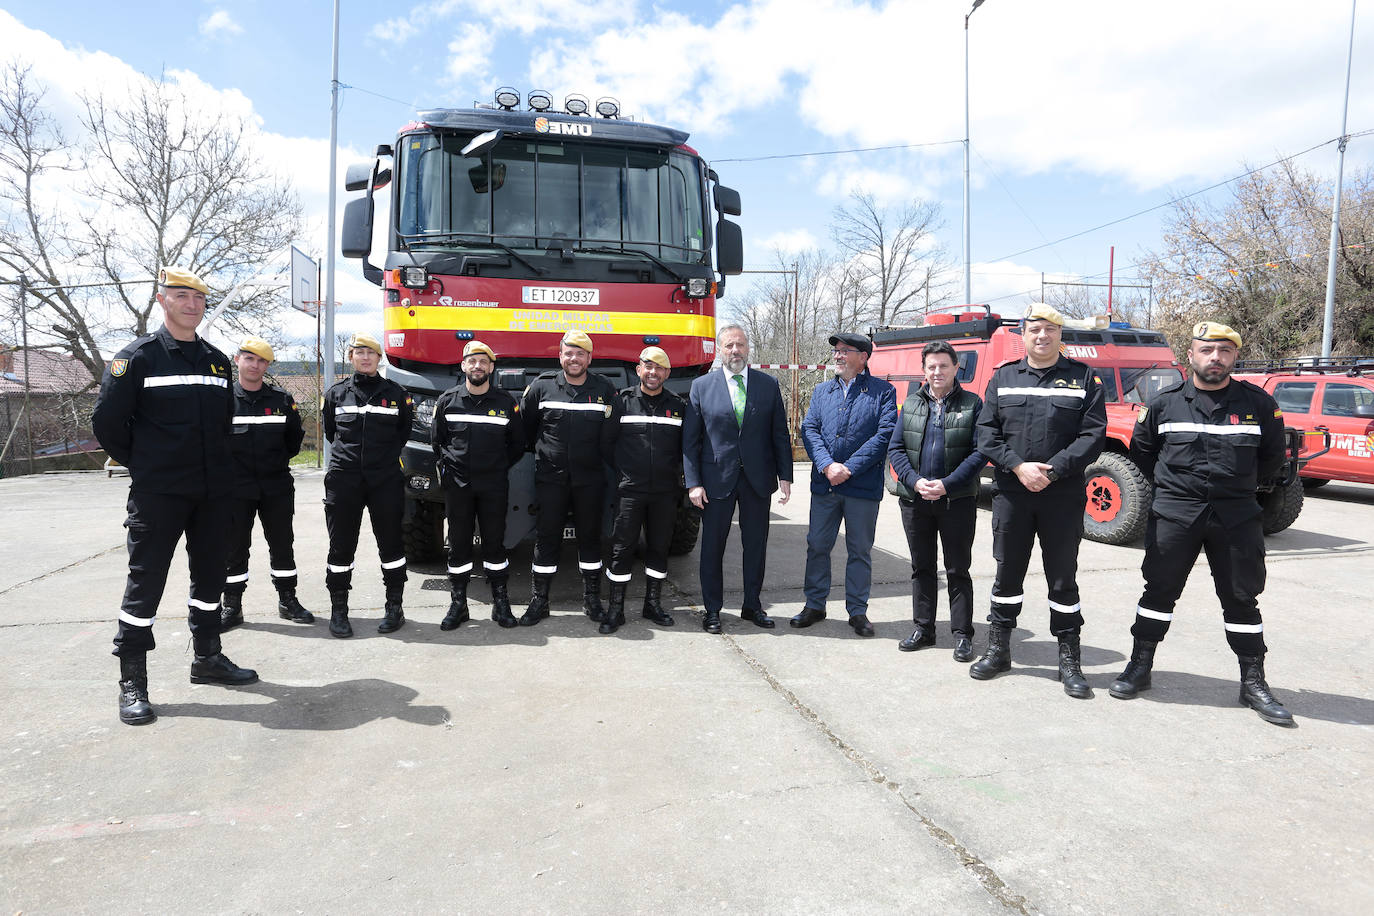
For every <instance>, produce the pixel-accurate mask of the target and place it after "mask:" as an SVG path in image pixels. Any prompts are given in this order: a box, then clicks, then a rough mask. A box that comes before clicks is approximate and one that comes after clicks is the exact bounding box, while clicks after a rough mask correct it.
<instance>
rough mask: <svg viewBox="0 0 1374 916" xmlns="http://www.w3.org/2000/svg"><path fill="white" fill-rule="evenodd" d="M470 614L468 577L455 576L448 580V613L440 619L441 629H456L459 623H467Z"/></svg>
mask: <svg viewBox="0 0 1374 916" xmlns="http://www.w3.org/2000/svg"><path fill="white" fill-rule="evenodd" d="M469 619H470V615H469V614H468V577H467V576H466V575H464V576H453V577H451V578H450V579H449V580H448V613H447V614H445V615H444V619H443V620H441V621H439V629H441V630H454V629H457V628H458V624H460V623H467V621H468V620H469Z"/></svg>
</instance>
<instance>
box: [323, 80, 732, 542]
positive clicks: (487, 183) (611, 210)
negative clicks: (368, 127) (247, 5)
mask: <svg viewBox="0 0 1374 916" xmlns="http://www.w3.org/2000/svg"><path fill="white" fill-rule="evenodd" d="M687 136H688V135H687V134H686V133H685V132H683V131H680V130H675V129H673V128H669V127H660V126H656V125H653V124H646V123H642V122H638V121H632V120H628V119H626V118H622V117H621V116H620V112H619V105H618V103H616V102H615V101H614V100H611V99H602V100H600V101H598V102H597V104H596V107H595V113H593V111H592V110H591V105H590V102H589V101H588V100H587V99H586V98H585V97H584V96H578V95H572V96H569V97H568V98H567V99H566V100H565V101H564V104H563V108H562V110H556V109H554V108H553V103H552V99H551V98H550V96H549V95H548V94H547V93H543V92H531V93H529V94H528V96H527V97H526V99H525V100H524V107H523V108H522V104H521V99H520V95H519V93H517V92H515V91H514V90H510V89H502V90H500V91H498V92H497V94H496V104H495V105H478V106H476V107H475V108H472V109H435V110H432V111H422V112H419V114H418V115H417V119H416V120H415V121H413V122H412V123H410V124H407V125H405V126H404V127H402V128H401V130H400V132H399V134H398V135H397V137H396V140H395V142H394V143H393V144H388V145H383V146H379V147H378V148H377V157H376V159H375V160H374V161H373V162H372V163H367V164H362V165H357V166H354V167H352V168H350V169H349V171H348V174H347V177H346V181H345V186H346V187H347V189H348V190H350V191H363V192H365V193H364V194H363V196H362V197H359V198H357V199H354V200H352V201H349V203H348V204H347V206H346V208H345V210H344V218H343V231H342V250H343V255H344V257H351V258H361V259H362V262H363V273H364V276H366V277H367V278H368V279H369V280H371V281H372V282H373V283H376V284H377V285H379V286H380V287H381V288H382V316H383V326H384V336H383V341H382V343H383V346H384V347H385V349H386V357H387V362H388V363H389V366H388V368H387V375H388V377H389V378H391V379H393V380H395V381H397V382H399V383H400V384H401V385H403V386H404V387H405V388H406V389H407V390H408V391H410V392H411V393H412V395H413V396H414V398H415V402H416V420H415V427H414V429H413V431H412V434H411V441H410V442H409V443H407V445H406V448H405V451H404V453H403V455H402V464H403V467H404V470H405V476H406V487H407V490H406V492H407V512H406V523H405V531H406V544H407V550H408V552H409V553H410V554H411V555H412V556H413V557H415V558H417V559H427V558H431V557H433V556H434V555H435V554H437V552H438V550H439V549H440V547H441V546H442V545H443V493H442V490H441V488H440V487H439V485H438V480H437V478H436V476H435V473H434V457H433V453H432V452H431V450H430V446H429V439H430V425H431V422H432V415H433V408H434V403H435V399H436V398H437V397H438V396H439V394H441V393H442V392H443V391H444V390H446V389H448V388H450V387H452V386H453V385H454V384H456V383H457V382H458V381H459V380H460V379H461V378H462V373H461V367H460V363H461V362H462V351H463V346H464V344H465V343H466V342H467V341H469V340H472V339H474V338H477V339H480V340H483V341H485V342H486V343H487V344H489V345H490V346H491V347H492V349H493V350H495V351H496V354H497V357H498V359H497V369H496V374H495V380H494V381H495V384H497V385H499V386H500V387H502V388H505V389H508V390H510V391H512V392H513V393H516V394H517V396H518V394H519V392H521V391H523V390H524V388H525V386H526V385H527V384H528V383H529V382H530V381H532V380H533V379H534V378H535V377H537V376H538V375H539V373H541V372H544V371H547V370H550V369H557V368H558V348H559V340H560V338H561V337H562V335H563V332H564V331H566V330H569V329H578V330H582V331H586V332H587V333H589V334H590V335H591V336H592V338H593V341H594V343H595V345H596V349H595V351H594V359H593V361H592V367H591V371H593V372H597V373H600V374H602V375H605V376H607V377H608V378H609V379H610V380H611V382H612V383H613V384H615V385H616V387H617V388H620V387H624V386H627V385H629V384H631V383H633V382H634V381H635V380H636V377H635V374H634V367H635V365H636V363H637V362H638V357H639V353H640V351H641V350H642V349H643V348H644V347H645V346H649V345H657V346H660V347H662V348H663V349H664V350H666V351H667V353H668V355H669V357H670V359H671V360H672V363H673V370H672V374H671V376H670V378H669V380H668V382H667V385H668V387H669V388H670V389H672V390H674V391H677V392H679V393H681V394H683V395H684V396H685V395H686V392H687V388H688V387H689V386H690V385H691V382H692V379H694V378H696V377H697V376H698V375H701V374H702V373H704V372H706V371H707V370H708V369H709V368H710V366H711V362H712V361H713V359H714V358H715V303H716V299H717V297H719V296H720V295H722V294H723V291H724V282H725V281H724V278H725V276H727V275H735V274H738V273H739V272H740V271H741V269H742V268H743V242H742V237H741V234H740V230H739V226H738V225H737V224H735V223H733V222H731V221H730V220H728V219H726V218H725V216H726V215H732V216H733V215H738V214H739V212H740V199H739V194H738V193H737V192H736V191H734V190H732V189H730V188H727V187H724V186H722V185H721V184H719V182H718V179H717V177H716V174H715V172H714V171H713V170H712V169H710V168H709V167H708V166H707V164H706V162H705V161H704V160H703V159H702V157H701V156H700V155H699V154H698V153H697V152H696V151H695V150H693V149H692V148H691V147H689V146H687V145H686V141H687ZM385 160H389V161H390V167H389V168H388V167H385V166H384V161H385ZM388 185H390V186H391V189H392V190H391V195H390V201H389V213H388V214H387V221H386V235H385V237H386V243H385V247H386V251H385V255H384V256H383V257H382V263H381V265H380V266H378V265H375V264H373V263H372V261H371V260H370V256H371V253H372V243H373V218H374V209H375V205H374V198H373V193H374V192H375V191H377V190H379V189H381V188H383V187H386V186H388ZM712 211H714V215H715V219H714V220H713V218H712V217H713V212H712ZM713 252H714V264H713V263H712V261H713V258H712V253H713ZM534 512H535V505H534V458H533V456H532V455H528V454H527V455H526V456H525V457H524V458H523V459H522V460H521V462H520V464H519V465H517V467H516V468H515V469H513V470H512V474H511V507H510V511H509V514H508V524H507V528H506V532H507V533H506V539H507V542H508V544H510V545H513V544H515V543H517V542H518V541H520V540H522V539H523V538H524V537H525V536H526V535H527V534H529V533H530V532H531V530H532V528H533V523H534ZM678 521H679V524H678V528H677V530H676V531H675V536H674V545H673V547H674V550H675V552H686V551H688V550H690V549H691V548H692V546H693V545H694V544H695V542H696V534H697V525H698V524H699V517H698V516H697V515H696V514H695V512H694V511H693V510H691V507H690V505H689V504H685V503H684V506H683V508H682V509H681V510H680V512H679V519H678Z"/></svg>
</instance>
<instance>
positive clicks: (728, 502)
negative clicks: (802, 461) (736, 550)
mask: <svg viewBox="0 0 1374 916" xmlns="http://www.w3.org/2000/svg"><path fill="white" fill-rule="evenodd" d="M770 501H771V494H770V495H768V496H761V495H759V493H758V492H756V491H755V490H754V488H753V487H751V486H749V482H748V481H746V480H745V479H744V475H743V474H741V475H740V478H739V481H738V482H737V483H736V485H735V489H733V490H731V491H730V492H729V493H728V494H726V495H725V496H721V497H719V498H717V497H714V496H713V497H710V498H708V499H707V501H706V505H705V506H703V507H702V510H701V566H700V577H701V603H702V604H703V605H704V607H705V609H706V610H707V611H715V612H717V613H719V612H720V609H721V607H722V606H724V604H725V575H724V570H723V565H724V562H725V545H726V542H727V541H728V540H729V539H730V522H731V520H732V519H733V518H734V516H735V507H736V506H738V507H739V535H740V542H741V546H742V547H743V551H742V553H743V557H742V560H743V562H742V569H741V573H742V578H743V584H744V596H743V598H742V599H741V600H740V610H742V611H761V610H763V573H764V567H765V566H766V565H767V561H768V522H769V502H770Z"/></svg>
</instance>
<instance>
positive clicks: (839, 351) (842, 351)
mask: <svg viewBox="0 0 1374 916" xmlns="http://www.w3.org/2000/svg"><path fill="white" fill-rule="evenodd" d="M830 352H831V353H832V354H833V355H835V356H848V355H849V354H851V353H862V352H863V351H862V350H855V349H854V348H853V347H836V348H835V349H833V350H831V351H830Z"/></svg>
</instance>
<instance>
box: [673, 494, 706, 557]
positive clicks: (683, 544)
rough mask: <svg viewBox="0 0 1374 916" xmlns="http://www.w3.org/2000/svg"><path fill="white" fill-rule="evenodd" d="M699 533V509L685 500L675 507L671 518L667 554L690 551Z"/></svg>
mask: <svg viewBox="0 0 1374 916" xmlns="http://www.w3.org/2000/svg"><path fill="white" fill-rule="evenodd" d="M700 533H701V511H700V510H698V509H697V507H696V506H693V505H690V504H689V503H687V502H686V501H685V500H684V501H683V502H682V503H680V504H679V505H678V507H677V517H676V518H675V519H673V539H672V540H671V541H669V542H668V556H670V557H680V556H682V555H683V554H688V553H691V552H692V548H693V547H695V546H697V536H698V535H699V534H700Z"/></svg>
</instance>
